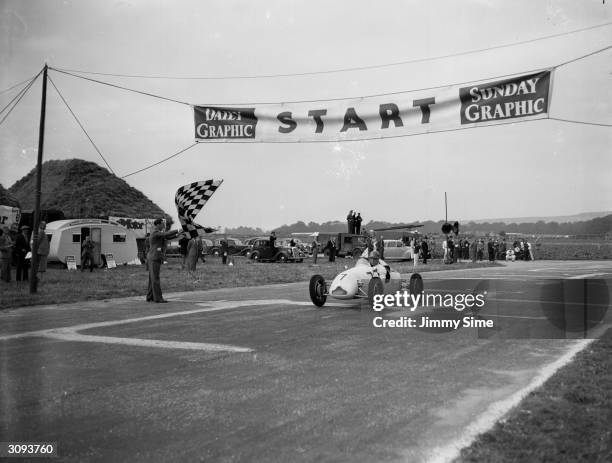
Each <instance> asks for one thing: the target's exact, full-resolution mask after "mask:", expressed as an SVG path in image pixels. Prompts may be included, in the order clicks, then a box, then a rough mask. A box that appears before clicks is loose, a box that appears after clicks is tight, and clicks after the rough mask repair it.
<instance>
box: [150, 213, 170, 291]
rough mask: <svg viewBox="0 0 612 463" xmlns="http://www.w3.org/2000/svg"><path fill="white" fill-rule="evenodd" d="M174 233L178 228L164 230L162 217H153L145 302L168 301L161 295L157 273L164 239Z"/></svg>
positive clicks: (161, 259) (162, 255)
mask: <svg viewBox="0 0 612 463" xmlns="http://www.w3.org/2000/svg"><path fill="white" fill-rule="evenodd" d="M176 235H178V230H171V231H168V232H165V231H164V221H163V220H162V219H155V221H154V222H153V231H152V232H151V236H150V237H149V253H148V254H147V266H148V269H149V287H148V290H147V302H168V301H167V300H165V299H164V297H163V295H162V290H161V282H160V278H159V273H160V270H161V265H162V263H163V261H164V248H165V243H166V240H170V239H172V238H174V237H175V236H176Z"/></svg>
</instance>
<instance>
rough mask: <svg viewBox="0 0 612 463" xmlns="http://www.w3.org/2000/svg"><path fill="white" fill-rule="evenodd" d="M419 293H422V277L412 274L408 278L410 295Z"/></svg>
mask: <svg viewBox="0 0 612 463" xmlns="http://www.w3.org/2000/svg"><path fill="white" fill-rule="evenodd" d="M421 291H423V277H422V276H421V275H419V274H418V273H413V274H412V276H411V277H410V294H419V293H420V292H421Z"/></svg>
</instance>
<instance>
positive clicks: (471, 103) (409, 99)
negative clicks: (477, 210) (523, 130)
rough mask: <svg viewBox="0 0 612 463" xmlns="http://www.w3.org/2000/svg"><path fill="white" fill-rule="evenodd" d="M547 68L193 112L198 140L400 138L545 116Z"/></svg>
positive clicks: (263, 140)
mask: <svg viewBox="0 0 612 463" xmlns="http://www.w3.org/2000/svg"><path fill="white" fill-rule="evenodd" d="M551 77H552V70H544V71H538V72H532V73H529V74H523V75H519V76H515V77H511V78H505V79H503V80H496V81H488V82H474V83H470V84H461V85H452V86H448V87H439V88H434V89H428V90H415V91H407V92H402V93H394V94H389V95H378V96H369V97H362V98H353V99H343V100H322V101H314V102H312V101H311V102H296V103H281V104H263V105H257V106H256V107H251V108H246V107H232V106H194V107H193V112H194V119H195V139H196V141H197V142H211V141H212V142H232V141H239V142H245V141H252V142H258V141H260V142H302V141H303V142H317V141H338V140H367V139H372V138H387V137H401V136H407V135H417V134H423V133H429V132H441V131H448V130H457V129H462V128H471V127H478V126H487V125H497V124H504V123H510V122H514V121H522V120H533V119H542V118H545V117H547V116H548V108H549V103H550V87H551Z"/></svg>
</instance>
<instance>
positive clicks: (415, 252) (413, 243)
mask: <svg viewBox="0 0 612 463" xmlns="http://www.w3.org/2000/svg"><path fill="white" fill-rule="evenodd" d="M410 253H411V254H412V266H413V267H414V268H416V266H417V265H418V263H419V249H418V247H417V240H416V238H412V239H411V240H410Z"/></svg>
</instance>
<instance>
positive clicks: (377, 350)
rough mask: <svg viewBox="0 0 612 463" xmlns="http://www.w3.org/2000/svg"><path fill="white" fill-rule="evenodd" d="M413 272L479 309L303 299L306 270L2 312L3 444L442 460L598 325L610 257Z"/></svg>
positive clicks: (202, 456)
mask: <svg viewBox="0 0 612 463" xmlns="http://www.w3.org/2000/svg"><path fill="white" fill-rule="evenodd" d="M270 265H276V264H270ZM279 265H282V264H279ZM449 267H450V266H449ZM313 273H316V268H313ZM162 278H163V275H162ZM423 278H424V284H425V293H424V295H423V296H425V295H426V294H431V295H433V294H438V295H440V296H441V297H446V298H449V297H451V298H453V301H454V302H456V301H457V299H456V297H455V295H460V294H471V295H478V294H480V295H482V297H483V299H484V301H485V303H484V306H483V307H482V308H478V309H473V310H472V309H467V308H466V309H464V310H458V309H457V308H453V307H443V306H442V305H440V304H438V303H435V304H434V303H432V304H430V305H428V306H427V307H425V306H419V307H417V308H416V309H415V310H414V311H411V310H410V308H408V307H390V308H388V309H385V310H383V311H381V312H376V311H373V310H372V309H371V308H369V307H367V306H366V304H365V303H364V302H363V301H360V300H355V301H348V302H347V301H337V300H333V299H331V298H328V301H327V303H326V305H325V306H324V307H323V308H316V307H315V306H313V305H312V303H311V302H310V299H309V296H308V283H307V282H302V283H292V284H282V285H270V286H263V287H255V288H252V287H251V288H232V289H219V290H212V291H202V292H189V293H175V294H166V295H165V296H166V298H167V299H169V300H170V303H168V304H152V303H147V302H145V301H144V297H142V298H124V299H112V300H105V301H95V302H83V303H74V304H65V305H54V306H45V307H28V308H20V309H15V310H7V311H3V312H0V386H1V387H0V442H8V441H18V442H26V441H29V442H33V441H36V442H40V441H50V442H57V444H58V448H59V459H58V460H59V461H68V462H85V461H113V462H115V461H117V462H119V461H130V462H140V461H142V462H144V461H147V462H149V461H160V462H162V461H163V462H169V461H185V462H186V461H189V462H192V461H207V462H208V461H210V462H279V463H284V462H313V461H317V462H340V461H347V462H348V461H350V462H399V461H407V462H421V461H445V460H448V459H450V458H452V457H453V456H454V455H456V452H457V451H458V449H459V448H461V447H462V446H464V445H467V444H469V442H470V440H471V439H472V438H473V437H474V436H475V435H476V434H477V433H479V432H482V431H484V430H486V429H487V428H488V427H489V426H491V425H492V424H493V423H494V422H495V421H496V420H497V419H499V418H500V417H501V416H502V415H503V414H504V413H505V412H506V411H507V410H508V409H509V408H510V407H512V406H513V405H516V403H518V401H520V399H521V398H522V397H524V396H525V395H526V394H527V393H528V392H529V391H530V390H532V389H533V388H534V387H537V386H539V385H541V384H542V383H543V382H544V381H545V379H546V378H548V377H549V376H550V375H551V374H552V373H554V371H556V369H557V368H559V367H560V366H562V365H563V364H565V363H567V362H568V361H570V360H571V358H572V356H573V355H574V354H575V353H576V352H578V351H579V350H580V349H582V348H584V347H585V346H586V345H588V343H589V342H590V341H589V340H588V339H589V338H595V337H596V336H597V335H598V333H601V332H603V331H604V330H605V328H607V327H609V326H610V313H609V312H610V311H607V309H608V307H609V305H610V292H611V291H610V288H611V287H612V284H611V283H612V262H610V261H571V262H557V261H535V262H514V263H506V264H505V265H504V266H503V267H489V268H481V269H471V270H461V271H458V270H452V269H450V270H448V271H441V272H428V273H423ZM162 285H163V281H162ZM449 295H450V296H449ZM433 301H434V302H436V301H437V302H439V301H440V300H439V299H438V300H436V299H433ZM377 317H380V318H378V319H377V321H375V319H376V318H377ZM464 317H468V318H469V319H470V320H478V321H480V322H483V323H484V322H486V321H492V324H493V326H492V327H484V328H483V327H481V328H473V327H463V325H462V324H463V318H464ZM408 318H412V319H413V320H414V321H413V323H414V324H416V325H417V326H415V327H389V326H387V327H380V328H377V327H375V326H374V323H378V324H380V323H382V320H387V321H395V322H397V321H398V320H399V321H405V320H406V319H408ZM424 319H427V320H429V321H431V320H438V321H440V320H449V321H452V320H458V321H459V322H460V323H461V326H460V327H459V328H457V329H455V328H453V327H449V326H434V327H419V325H420V324H421V323H422V320H424ZM449 324H450V322H449ZM58 460H55V461H58ZM15 461H24V460H23V459H19V460H15ZM34 461H39V460H38V459H36V460H34Z"/></svg>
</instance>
